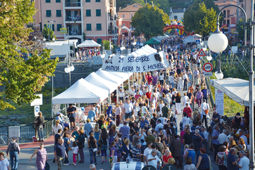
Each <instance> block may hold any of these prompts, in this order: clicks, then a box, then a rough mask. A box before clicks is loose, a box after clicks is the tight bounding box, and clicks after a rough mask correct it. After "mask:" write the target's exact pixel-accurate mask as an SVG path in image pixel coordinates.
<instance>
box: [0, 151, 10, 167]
mask: <svg viewBox="0 0 255 170" xmlns="http://www.w3.org/2000/svg"><path fill="white" fill-rule="evenodd" d="M0 170H11V168H10V164H9V161H8V159H7V158H4V153H3V152H0Z"/></svg>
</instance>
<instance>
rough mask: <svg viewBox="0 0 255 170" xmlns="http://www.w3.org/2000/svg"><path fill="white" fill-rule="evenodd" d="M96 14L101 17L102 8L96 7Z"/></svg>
mask: <svg viewBox="0 0 255 170" xmlns="http://www.w3.org/2000/svg"><path fill="white" fill-rule="evenodd" d="M96 16H97V17H100V16H101V9H96Z"/></svg>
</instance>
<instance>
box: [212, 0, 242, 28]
mask: <svg viewBox="0 0 255 170" xmlns="http://www.w3.org/2000/svg"><path fill="white" fill-rule="evenodd" d="M215 4H216V5H218V7H219V9H220V10H221V9H222V8H223V7H224V6H227V5H237V0H218V1H215ZM236 11H237V8H236V7H228V8H225V9H224V10H223V11H222V14H223V17H224V20H223V22H222V25H226V27H224V29H225V30H228V29H229V26H230V25H235V24H236Z"/></svg>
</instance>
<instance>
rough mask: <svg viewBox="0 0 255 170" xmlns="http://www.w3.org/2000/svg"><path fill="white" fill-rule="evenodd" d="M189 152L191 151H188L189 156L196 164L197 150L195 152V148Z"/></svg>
mask: <svg viewBox="0 0 255 170" xmlns="http://www.w3.org/2000/svg"><path fill="white" fill-rule="evenodd" d="M188 152H189V153H188V156H187V158H188V157H191V159H192V163H193V164H195V157H196V152H195V151H194V150H188Z"/></svg>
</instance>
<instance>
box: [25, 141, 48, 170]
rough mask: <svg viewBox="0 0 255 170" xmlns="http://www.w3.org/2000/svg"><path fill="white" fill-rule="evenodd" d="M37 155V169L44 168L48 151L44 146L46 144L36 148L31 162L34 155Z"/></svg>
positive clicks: (42, 169)
mask: <svg viewBox="0 0 255 170" xmlns="http://www.w3.org/2000/svg"><path fill="white" fill-rule="evenodd" d="M34 155H36V167H37V170H44V169H45V167H46V161H47V151H46V149H45V148H44V144H43V143H41V144H40V148H38V149H36V150H35V151H34V153H33V154H32V155H31V157H30V159H29V162H31V160H32V158H33V156H34Z"/></svg>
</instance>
